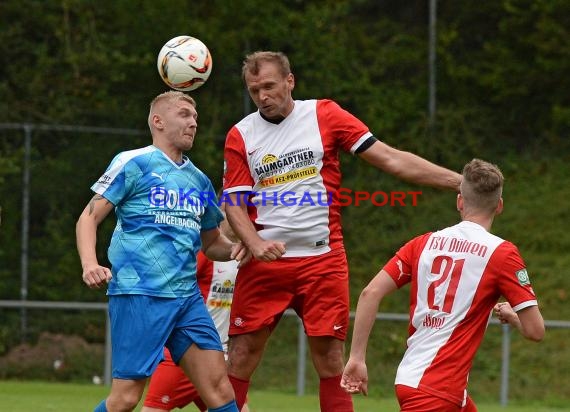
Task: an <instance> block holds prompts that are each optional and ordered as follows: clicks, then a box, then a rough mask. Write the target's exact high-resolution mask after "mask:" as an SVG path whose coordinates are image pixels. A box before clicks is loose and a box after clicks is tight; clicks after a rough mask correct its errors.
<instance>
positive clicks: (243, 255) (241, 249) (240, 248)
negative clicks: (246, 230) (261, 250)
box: [230, 242, 252, 268]
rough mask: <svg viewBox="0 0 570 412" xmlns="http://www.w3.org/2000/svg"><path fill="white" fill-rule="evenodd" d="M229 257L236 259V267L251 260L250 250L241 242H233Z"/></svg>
mask: <svg viewBox="0 0 570 412" xmlns="http://www.w3.org/2000/svg"><path fill="white" fill-rule="evenodd" d="M230 257H231V258H232V259H234V260H236V261H238V268H240V267H242V266H243V265H245V264H246V263H247V262H249V261H250V260H251V257H252V254H251V251H250V250H249V249H248V248H247V247H246V246H245V245H244V244H243V243H241V242H238V243H234V244H233V246H232V252H231V255H230Z"/></svg>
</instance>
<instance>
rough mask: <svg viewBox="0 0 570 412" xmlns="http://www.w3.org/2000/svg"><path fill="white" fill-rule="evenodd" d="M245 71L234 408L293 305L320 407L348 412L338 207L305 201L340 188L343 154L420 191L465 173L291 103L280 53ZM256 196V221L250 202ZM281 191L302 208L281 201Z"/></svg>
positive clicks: (237, 146)
mask: <svg viewBox="0 0 570 412" xmlns="http://www.w3.org/2000/svg"><path fill="white" fill-rule="evenodd" d="M242 70H243V72H242V74H243V79H244V81H245V84H246V87H247V89H248V92H249V95H250V97H251V99H252V100H253V102H254V103H255V105H256V107H257V109H258V110H257V111H256V112H255V113H252V114H250V115H248V116H246V117H245V118H244V119H242V120H241V121H240V122H238V123H237V124H236V125H235V126H234V127H232V128H231V129H230V131H229V132H228V134H227V138H226V145H225V150H224V158H225V162H226V171H225V174H224V190H225V191H226V193H229V198H230V200H231V203H230V202H228V205H227V207H226V214H227V216H228V220H229V222H230V224H231V225H232V228H233V229H234V231H235V232H236V234H237V235H238V237H239V238H240V239H241V240H242V241H243V242H244V243H245V245H246V246H247V247H248V248H249V249H250V250H251V251H252V254H253V255H254V257H255V259H252V261H251V262H250V263H249V264H247V265H244V266H243V267H242V268H241V269H240V270H239V273H238V281H237V284H236V290H235V295H234V301H233V304H232V313H231V320H230V347H229V360H228V368H229V369H228V372H229V376H230V380H231V382H232V385H233V387H234V391H235V393H236V401H237V403H238V407H239V406H240V405H241V404H243V402H244V399H245V396H246V394H247V391H248V388H249V382H250V379H251V376H252V375H253V373H254V371H255V369H256V368H257V366H258V365H259V362H260V361H261V358H262V356H263V352H264V350H265V346H266V343H267V340H268V339H269V336H270V335H271V332H272V331H273V329H274V328H275V327H276V325H277V323H278V322H279V320H280V319H281V316H282V315H283V313H284V312H285V310H286V309H287V308H292V309H294V310H295V311H296V313H297V314H298V315H299V316H300V317H301V319H302V321H303V326H304V328H305V332H306V334H307V336H308V343H309V348H310V352H311V357H312V360H313V365H314V366H315V369H316V371H317V373H318V375H319V378H320V379H319V398H320V407H321V411H324V412H352V411H353V410H354V408H353V405H352V397H351V396H350V395H349V394H347V393H346V392H345V391H343V390H342V389H341V388H340V379H341V374H342V370H343V366H344V358H343V352H344V340H345V338H346V333H347V329H348V325H349V311H350V307H349V301H348V298H349V293H348V292H349V290H348V264H347V260H346V253H345V250H344V245H343V239H342V230H341V221H340V220H341V219H340V205H339V204H338V202H335V201H334V200H333V201H332V202H331V204H320V205H315V204H313V205H311V204H310V202H306V203H305V204H304V205H302V204H299V203H300V202H299V200H300V199H306V198H307V197H306V196H308V197H310V198H311V199H312V200H313V201H314V202H316V201H317V199H318V198H319V196H320V197H321V199H328V198H329V197H328V195H329V193H336V192H337V191H338V190H339V189H340V184H341V173H340V164H339V152H340V150H343V151H345V152H349V153H352V154H355V155H358V156H359V157H361V158H362V159H364V160H365V161H367V162H368V163H370V164H372V165H373V166H375V167H377V168H378V169H380V170H383V171H384V172H387V173H390V174H392V175H394V176H396V177H398V178H401V179H403V180H407V181H410V182H413V183H416V184H424V185H430V186H435V187H439V188H445V189H452V190H458V189H459V183H460V181H461V175H459V174H458V173H456V172H453V171H451V170H448V169H446V168H443V167H440V166H437V165H435V164H433V163H431V162H429V161H427V160H425V159H423V158H421V157H419V156H417V155H415V154H412V153H410V152H405V151H401V150H397V149H394V148H392V147H390V146H388V145H387V144H385V143H382V142H380V141H378V140H377V139H376V138H375V137H374V136H373V135H372V133H371V132H370V131H369V129H368V127H367V126H366V125H365V124H364V123H363V122H361V121H360V120H359V119H357V118H356V117H355V116H353V115H352V114H350V113H349V112H347V111H346V110H344V109H342V108H341V107H340V106H339V105H338V104H337V103H335V102H333V101H332V100H293V97H292V91H293V88H294V86H295V79H294V77H293V73H291V68H290V65H289V60H288V58H287V56H285V55H284V54H283V53H280V52H271V51H261V52H255V53H252V54H250V55H248V56H246V58H245V61H244V64H243V68H242ZM250 192H253V197H252V198H251V199H250V202H249V203H251V204H255V205H256V206H255V216H254V218H253V221H252V220H251V219H250V216H249V214H248V210H247V206H248V205H247V203H248V202H244V201H243V200H244V196H246V198H247V195H248V193H250ZM284 195H287V197H288V198H289V200H291V198H296V200H297V202H299V203H296V204H290V203H289V204H284V203H283V202H282V201H281V199H283V196H284ZM240 200H241V202H240ZM325 203H326V202H325Z"/></svg>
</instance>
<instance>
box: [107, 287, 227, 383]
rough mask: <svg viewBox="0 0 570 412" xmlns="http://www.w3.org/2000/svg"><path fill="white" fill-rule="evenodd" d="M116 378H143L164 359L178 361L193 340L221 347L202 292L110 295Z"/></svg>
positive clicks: (203, 345)
mask: <svg viewBox="0 0 570 412" xmlns="http://www.w3.org/2000/svg"><path fill="white" fill-rule="evenodd" d="M109 318H110V320H111V351H112V364H113V372H112V374H113V378H118V379H144V378H147V377H149V376H150V375H152V373H153V372H154V370H155V369H156V367H157V365H158V364H159V363H160V361H162V359H163V352H164V347H165V346H166V347H167V348H168V349H169V350H170V353H171V354H172V359H173V360H174V362H176V363H178V362H179V361H180V359H181V358H182V355H184V353H185V352H186V350H188V348H189V347H190V346H191V345H192V344H196V346H198V347H199V348H200V349H203V350H217V351H220V352H221V351H222V343H221V341H220V335H219V334H218V331H217V330H216V327H215V325H214V322H213V321H212V318H211V316H210V314H209V313H208V310H207V309H206V305H205V304H204V299H203V298H202V296H201V295H200V293H196V294H195V295H193V296H190V297H184V298H159V297H154V296H146V295H112V296H109Z"/></svg>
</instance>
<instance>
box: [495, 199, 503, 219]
mask: <svg viewBox="0 0 570 412" xmlns="http://www.w3.org/2000/svg"><path fill="white" fill-rule="evenodd" d="M503 206H504V205H503V198H502V197H501V198H499V204H498V205H497V209H495V214H496V215H500V214H501V213H503Z"/></svg>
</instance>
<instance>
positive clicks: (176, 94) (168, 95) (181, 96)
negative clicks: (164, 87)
mask: <svg viewBox="0 0 570 412" xmlns="http://www.w3.org/2000/svg"><path fill="white" fill-rule="evenodd" d="M179 100H182V101H186V102H188V103H190V104H191V105H192V106H194V108H196V101H195V100H194V99H193V98H192V96H189V95H187V94H186V93H183V92H181V91H178V90H168V91H167V92H164V93H160V94H159V95H158V96H156V97H155V98H154V99H152V101H151V102H150V110H149V113H148V126H149V127H150V128H151V130H152V114H153V110H154V108H155V106H156V105H157V104H158V103H161V102H169V103H170V102H175V101H179Z"/></svg>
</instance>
